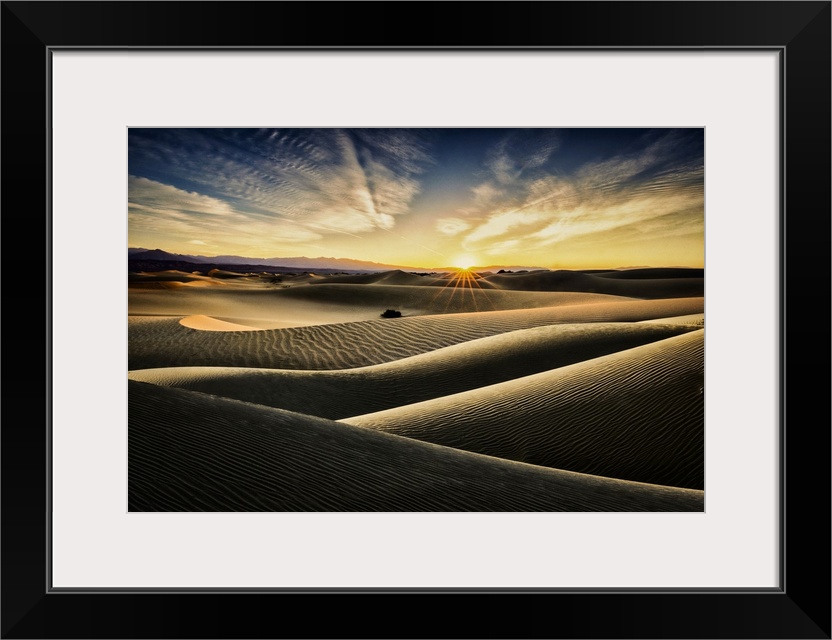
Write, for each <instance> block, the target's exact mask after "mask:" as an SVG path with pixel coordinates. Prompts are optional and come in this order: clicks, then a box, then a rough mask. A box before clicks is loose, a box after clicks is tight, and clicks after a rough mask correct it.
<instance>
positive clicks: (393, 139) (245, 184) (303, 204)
mask: <svg viewBox="0 0 832 640" xmlns="http://www.w3.org/2000/svg"><path fill="white" fill-rule="evenodd" d="M128 138H129V141H128V142H129V157H128V174H129V176H128V235H129V237H128V243H129V246H131V247H144V248H147V249H163V250H165V251H169V252H171V253H181V254H191V255H203V256H218V255H238V256H244V257H249V258H272V257H297V256H307V257H333V258H352V259H358V260H367V261H372V262H379V263H383V264H393V265H405V266H412V267H418V268H426V269H429V268H438V267H452V266H455V267H466V268H467V267H473V266H481V267H484V266H493V265H502V266H535V267H542V268H549V269H592V268H621V267H633V266H652V267H663V266H664V267H667V266H686V267H698V268H701V267H703V266H704V222H705V214H704V196H705V176H704V142H705V136H704V129H702V128H684V129H668V128H657V129H640V128H626V129H609V128H591V129H577V128H565V129H557V128H529V129H505V128H486V129H481V128H447V129H441V128H440V129H372V128H367V129H333V128H325V129H300V128H289V129H255V128H241V129H219V128H217V129H196V128H158V129H157V128H132V129H130V130H129V132H128Z"/></svg>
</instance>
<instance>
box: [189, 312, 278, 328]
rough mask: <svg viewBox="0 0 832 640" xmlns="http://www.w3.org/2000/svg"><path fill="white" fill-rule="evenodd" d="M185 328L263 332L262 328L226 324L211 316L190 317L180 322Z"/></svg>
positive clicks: (231, 323)
mask: <svg viewBox="0 0 832 640" xmlns="http://www.w3.org/2000/svg"><path fill="white" fill-rule="evenodd" d="M179 324H181V325H182V326H183V327H188V328H189V329H198V330H199V331H262V329H261V328H258V327H251V326H248V325H243V324H235V323H233V322H226V321H225V320H219V319H218V318H212V317H210V316H202V315H198V316H188V317H187V318H182V319H181V320H180V321H179Z"/></svg>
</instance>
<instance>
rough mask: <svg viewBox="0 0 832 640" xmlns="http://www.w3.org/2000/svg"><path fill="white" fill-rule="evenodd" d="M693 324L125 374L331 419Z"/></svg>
mask: <svg viewBox="0 0 832 640" xmlns="http://www.w3.org/2000/svg"><path fill="white" fill-rule="evenodd" d="M223 324H227V323H223ZM232 326H234V325H232ZM694 329H695V327H691V326H685V325H682V324H676V325H672V324H669V325H660V324H633V323H616V324H608V323H590V324H562V325H552V326H544V327H537V328H533V329H521V330H518V331H512V332H508V333H504V334H500V335H496V336H491V337H487V338H480V339H477V340H472V341H469V342H465V343H463V344H458V345H453V346H450V347H445V348H441V349H437V350H435V351H431V352H429V353H425V354H420V355H416V356H411V357H408V358H403V359H401V360H395V361H393V362H389V363H385V364H380V365H374V366H368V367H361V368H357V369H345V370H337V371H291V370H275V369H252V368H241V367H164V368H157V369H144V370H140V371H134V372H131V373H130V374H129V378H130V379H131V380H139V381H143V382H151V383H153V384H159V385H163V386H172V387H179V388H184V389H191V390H195V391H201V392H204V393H210V394H213V395H218V396H223V397H227V398H235V399H237V400H244V401H246V402H253V403H257V404H263V405H268V406H271V407H277V408H281V409H288V410H290V411H296V412H299V413H305V414H309V415H315V416H319V417H323V418H330V419H338V418H346V417H349V416H356V415H358V414H364V413H371V412H376V411H382V410H385V409H390V408H393V407H399V406H401V405H406V404H412V403H415V402H421V401H424V400H429V399H432V398H438V397H441V396H446V395H450V394H454V393H459V392H461V391H467V390H471V389H476V388H478V387H482V386H487V385H492V384H495V383H498V382H503V381H506V380H511V379H514V378H520V377H523V376H527V375H530V374H533V373H538V372H541V371H547V370H550V369H555V368H557V367H562V366H565V365H569V364H573V363H576V362H581V361H583V360H588V359H591V358H596V357H599V356H601V355H606V354H610V353H614V352H617V351H622V350H625V349H630V348H632V347H634V346H639V345H643V344H646V343H649V342H655V341H657V340H662V339H665V338H668V337H671V336H675V335H680V334H682V333H686V332H688V331H692V330H694ZM220 330H222V329H220Z"/></svg>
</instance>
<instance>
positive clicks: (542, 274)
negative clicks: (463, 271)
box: [483, 270, 705, 299]
mask: <svg viewBox="0 0 832 640" xmlns="http://www.w3.org/2000/svg"><path fill="white" fill-rule="evenodd" d="M659 271H661V272H664V271H665V270H659ZM620 273H622V272H615V274H589V273H582V272H580V271H532V272H529V273H524V274H495V275H490V276H488V277H486V278H484V279H483V281H485V282H489V283H491V284H493V285H495V286H497V287H499V288H501V289H511V290H515V291H518V290H522V291H583V292H586V293H602V294H608V295H617V296H627V297H631V298H644V299H657V298H676V297H678V298H688V297H692V296H702V295H704V294H705V281H704V279H703V278H702V277H688V278H681V277H675V278H674V277H669V274H665V275H666V277H663V278H659V277H656V276H657V275H658V274H654V277H651V278H638V277H620Z"/></svg>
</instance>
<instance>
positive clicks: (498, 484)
mask: <svg viewBox="0 0 832 640" xmlns="http://www.w3.org/2000/svg"><path fill="white" fill-rule="evenodd" d="M128 385H129V393H128V400H129V406H128V456H129V460H128V509H129V510H130V511H228V512H235V511H278V512H285V511H381V512H385V511H460V512H463V511H497V512H501V511H504V512H509V511H702V510H703V508H704V494H703V493H702V492H701V491H691V490H686V489H677V488H672V487H663V486H655V485H651V484H642V483H634V482H626V481H622V480H615V479H608V478H601V477H596V476H591V475H584V474H577V473H570V472H568V471H560V470H555V469H547V468H544V467H538V466H534V465H528V464H521V463H517V462H513V461H510V460H500V459H498V458H493V457H490V456H481V455H477V454H473V453H469V452H466V451H461V450H457V449H452V448H448V447H441V446H436V445H433V444H430V443H426V442H419V441H417V440H411V439H409V438H401V437H398V436H394V435H390V434H386V433H382V432H376V431H373V430H371V429H362V428H360V427H353V426H351V425H347V424H342V423H338V422H332V421H329V420H324V419H322V418H315V417H312V416H305V415H302V414H297V413H292V412H288V411H282V410H280V409H272V408H269V407H261V406H258V405H251V404H247V403H242V402H238V401H235V400H228V399H225V398H216V397H212V396H208V395H205V394H201V393H197V392H193V391H187V390H183V389H168V388H164V387H159V386H156V385H150V384H144V383H141V382H134V381H130V382H129V383H128Z"/></svg>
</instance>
